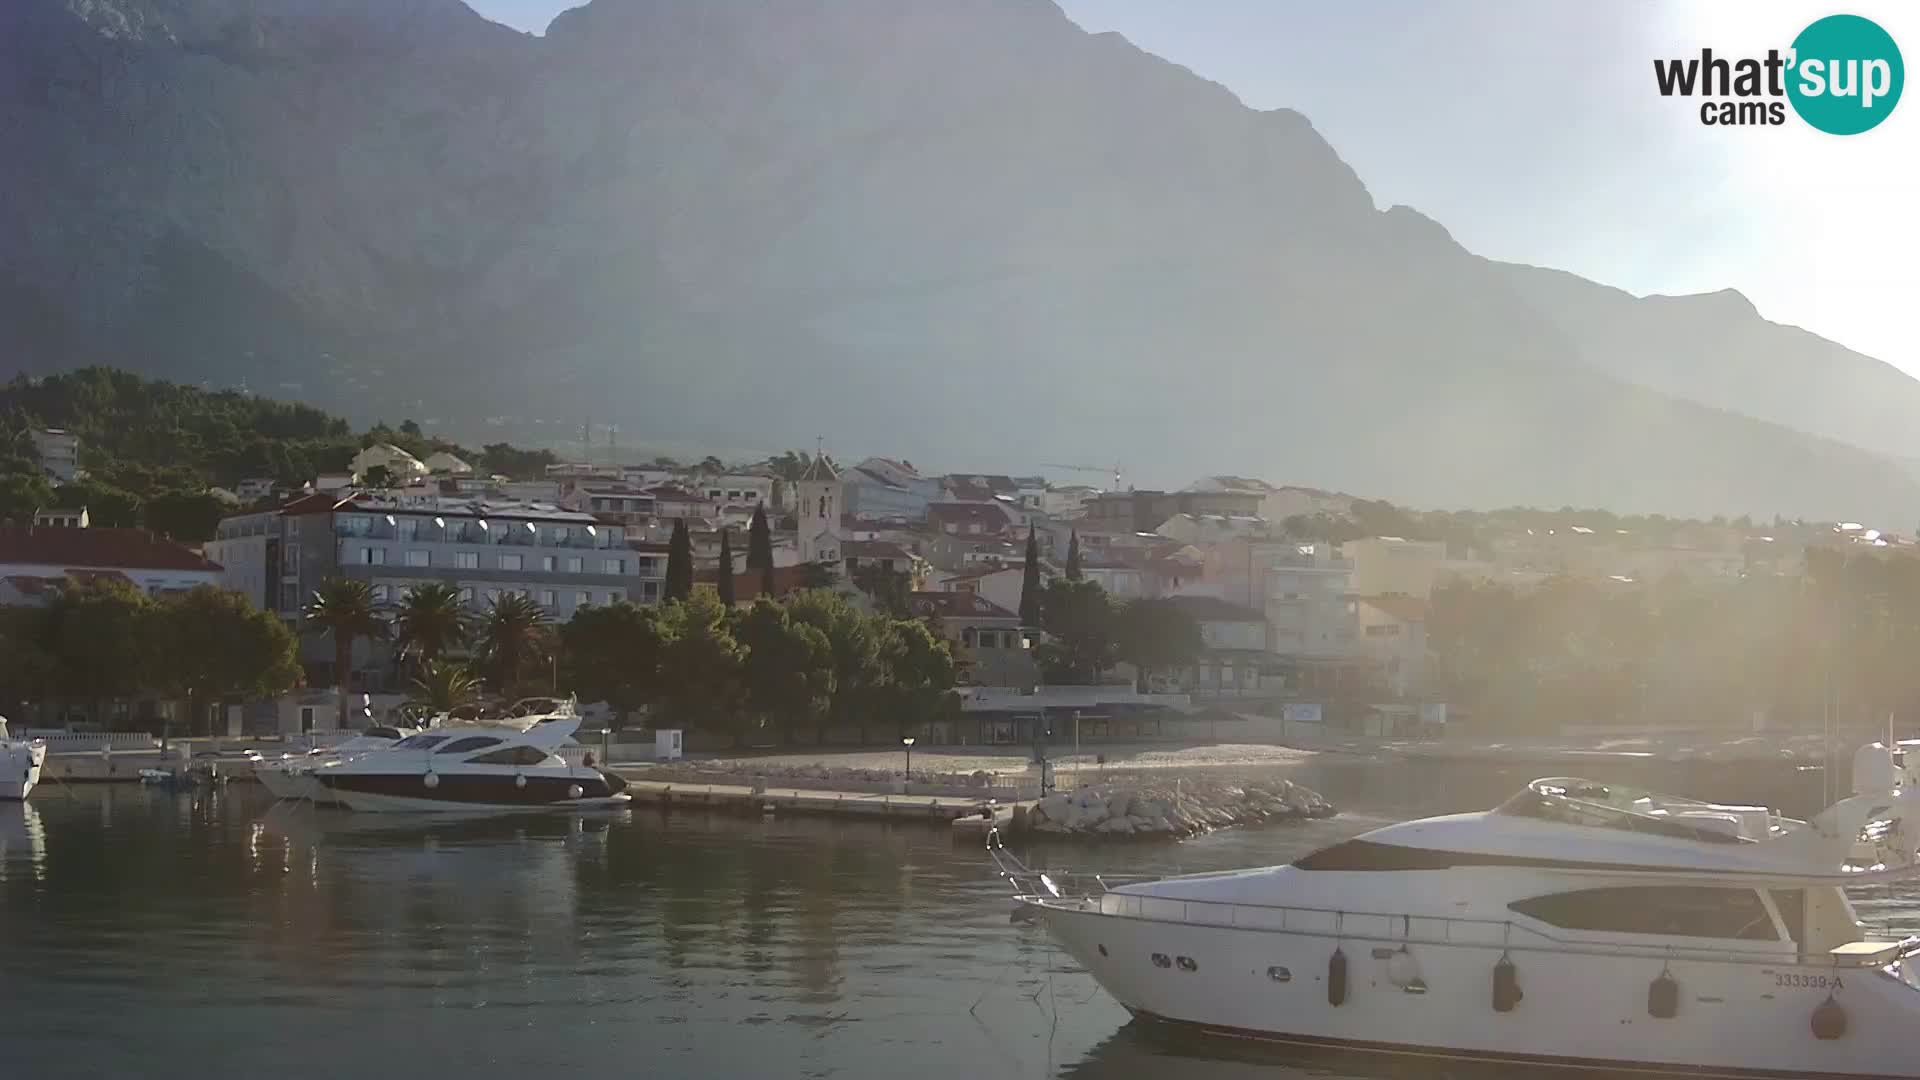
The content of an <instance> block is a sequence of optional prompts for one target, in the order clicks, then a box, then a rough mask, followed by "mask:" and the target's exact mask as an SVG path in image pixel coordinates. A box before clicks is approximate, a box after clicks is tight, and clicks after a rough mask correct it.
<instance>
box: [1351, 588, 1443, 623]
mask: <svg viewBox="0 0 1920 1080" xmlns="http://www.w3.org/2000/svg"><path fill="white" fill-rule="evenodd" d="M1360 602H1361V603H1363V604H1369V605H1372V606H1373V607H1374V608H1377V609H1378V610H1380V611H1384V612H1386V613H1387V614H1389V615H1391V616H1393V617H1394V618H1396V619H1399V620H1400V621H1401V622H1425V621H1426V619H1427V602H1426V601H1425V600H1422V599H1420V598H1419V597H1416V596H1406V595H1403V594H1401V593H1387V594H1385V595H1382V596H1363V597H1361V598H1360Z"/></svg>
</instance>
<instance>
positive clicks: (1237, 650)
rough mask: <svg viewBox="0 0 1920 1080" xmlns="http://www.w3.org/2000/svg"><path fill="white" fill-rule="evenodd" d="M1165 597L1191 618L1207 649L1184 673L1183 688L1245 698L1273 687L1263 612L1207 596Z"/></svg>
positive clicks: (1274, 676)
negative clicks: (1198, 628)
mask: <svg viewBox="0 0 1920 1080" xmlns="http://www.w3.org/2000/svg"><path fill="white" fill-rule="evenodd" d="M1166 602H1167V603H1169V604H1172V605H1173V606H1174V607H1175V608H1177V609H1179V610H1180V611H1183V612H1185V613H1186V614H1187V615H1188V616H1189V617H1190V618H1192V619H1193V621H1194V623H1195V624H1197V625H1198V626H1199V627H1200V640H1201V641H1202V642H1204V643H1205V644H1206V652H1205V653H1204V654H1203V655H1202V656H1201V657H1200V658H1199V659H1198V660H1197V661H1196V662H1195V663H1194V665H1193V667H1192V668H1191V669H1189V670H1188V671H1187V672H1186V673H1185V678H1184V680H1183V685H1184V687H1185V689H1187V690H1188V691H1190V692H1192V693H1194V694H1197V695H1200V696H1203V697H1205V696H1219V697H1245V696H1250V695H1252V694H1255V693H1257V692H1259V691H1261V690H1274V689H1278V686H1279V677H1278V674H1277V670H1278V668H1277V665H1276V664H1275V663H1274V662H1273V660H1272V658H1271V655H1270V653H1269V650H1268V643H1269V641H1268V627H1267V619H1266V616H1265V615H1264V614H1262V613H1261V612H1260V611H1258V610H1256V609H1254V608H1249V607H1242V606H1240V605H1239V604H1230V603H1227V602H1226V601H1225V600H1221V599H1219V598H1218V597H1212V596H1191V595H1189V596H1172V597H1168V598H1167V600H1166Z"/></svg>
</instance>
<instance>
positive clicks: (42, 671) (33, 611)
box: [0, 607, 144, 718]
mask: <svg viewBox="0 0 1920 1080" xmlns="http://www.w3.org/2000/svg"><path fill="white" fill-rule="evenodd" d="M52 637H53V620H52V613H51V612H50V611H49V610H48V609H47V608H40V607H0V702H5V703H7V704H8V705H10V706H13V708H10V709H5V710H0V714H9V713H10V714H11V715H13V716H14V717H16V718H18V717H20V716H21V715H22V713H21V711H20V710H21V709H24V708H25V707H26V705H27V703H28V702H31V701H45V700H47V698H48V697H49V696H51V688H52V686H53V685H54V681H55V680H56V679H57V678H58V677H59V670H60V661H59V657H57V656H56V655H55V654H54V651H53V647H52ZM143 670H144V666H143Z"/></svg>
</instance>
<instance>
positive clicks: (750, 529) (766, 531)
mask: <svg viewBox="0 0 1920 1080" xmlns="http://www.w3.org/2000/svg"><path fill="white" fill-rule="evenodd" d="M747 569H749V570H771V569H773V530H772V529H770V528H768V527H767V506H766V504H765V503H761V504H760V505H758V506H755V507H754V508H753V522H752V523H751V524H749V525H748V526H747Z"/></svg>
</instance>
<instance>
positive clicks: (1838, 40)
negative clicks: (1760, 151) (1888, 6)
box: [1787, 15, 1907, 135]
mask: <svg viewBox="0 0 1920 1080" xmlns="http://www.w3.org/2000/svg"><path fill="white" fill-rule="evenodd" d="M1906 81H1907V72H1906V67H1905V65H1903V64H1902V63H1901V62H1900V47H1899V46H1898V45H1895V44H1894V43H1893V37H1892V35H1890V34H1888V33H1887V32H1886V31H1885V30H1882V29H1880V24H1879V23H1876V22H1874V21H1873V20H1871V19H1863V18H1861V17H1860V16H1858V15H1829V16H1827V17H1826V18H1824V19H1821V20H1819V21H1818V22H1815V23H1813V24H1812V25H1811V26H1808V27H1807V28H1806V29H1805V30H1802V31H1800V36H1799V37H1797V38H1794V39H1793V69H1792V75H1791V77H1790V78H1789V79H1788V81H1787V100H1789V101H1791V102H1792V103H1793V111H1794V112H1797V113H1799V114H1800V119H1802V120H1805V121H1806V122H1807V123H1809V124H1812V125H1813V126H1814V127H1817V128H1819V129H1820V130H1821V131H1824V132H1826V133H1827V134H1829V135H1858V134H1860V133H1861V132H1863V131H1867V130H1869V129H1871V128H1873V127H1874V126H1875V125H1877V124H1878V123H1880V121H1882V120H1885V119H1886V118H1887V115H1888V114H1889V113H1891V112H1893V107H1894V106H1895V105H1897V104H1899V103H1900V88H1901V87H1902V86H1903V85H1905V83H1906Z"/></svg>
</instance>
